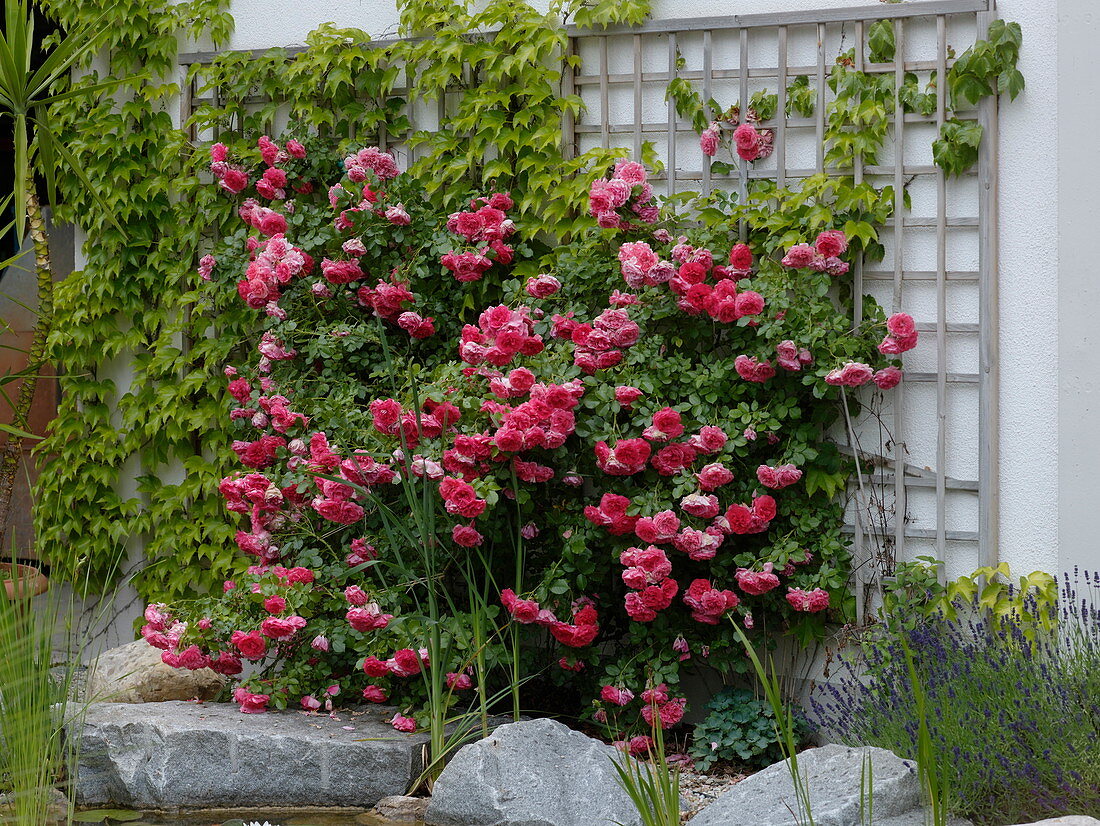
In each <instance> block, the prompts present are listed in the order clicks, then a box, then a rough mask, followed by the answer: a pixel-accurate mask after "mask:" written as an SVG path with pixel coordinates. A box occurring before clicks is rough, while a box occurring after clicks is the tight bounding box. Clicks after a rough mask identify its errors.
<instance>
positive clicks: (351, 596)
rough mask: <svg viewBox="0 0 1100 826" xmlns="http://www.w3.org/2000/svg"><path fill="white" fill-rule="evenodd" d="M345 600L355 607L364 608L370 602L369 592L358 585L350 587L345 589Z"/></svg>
mask: <svg viewBox="0 0 1100 826" xmlns="http://www.w3.org/2000/svg"><path fill="white" fill-rule="evenodd" d="M344 598H345V599H346V600H347V601H348V602H349V603H351V604H352V605H355V606H363V605H366V604H367V603H368V602H370V597H369V596H368V595H367V592H366V591H364V590H363V589H362V588H360V587H359V586H358V585H349V586H348V587H347V588H345V589H344Z"/></svg>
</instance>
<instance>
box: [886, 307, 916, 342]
mask: <svg viewBox="0 0 1100 826" xmlns="http://www.w3.org/2000/svg"><path fill="white" fill-rule="evenodd" d="M886 329H887V330H889V331H890V334H891V335H893V336H897V337H898V338H907V337H909V336H912V335H916V332H917V325H916V322H914V321H913V316H911V315H909V313H894V314H893V315H892V316H890V317H889V318H888V319H886Z"/></svg>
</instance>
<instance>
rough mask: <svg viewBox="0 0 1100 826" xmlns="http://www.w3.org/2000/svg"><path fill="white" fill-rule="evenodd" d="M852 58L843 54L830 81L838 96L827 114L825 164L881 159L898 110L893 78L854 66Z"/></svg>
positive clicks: (850, 164) (848, 166)
mask: <svg viewBox="0 0 1100 826" xmlns="http://www.w3.org/2000/svg"><path fill="white" fill-rule="evenodd" d="M848 60H850V56H842V58H841V59H840V60H838V63H837V65H836V66H834V67H833V71H832V72H831V73H830V74H829V78H828V80H827V81H826V82H827V83H828V84H829V88H830V89H831V90H832V91H833V95H834V99H833V100H832V101H831V102H830V104H829V111H828V114H827V116H826V120H827V132H826V137H825V163H826V165H828V166H835V167H838V168H840V169H851V168H852V167H853V166H854V165H855V162H856V159H857V158H859V159H860V160H861V161H862V162H863V163H865V164H874V163H877V162H878V153H879V150H880V149H881V148H882V143H883V141H884V140H885V139H886V134H887V130H888V129H889V122H888V120H887V116H888V115H889V114H892V113H893V109H894V79H893V77H891V76H890V75H882V74H868V73H867V72H861V71H859V70H858V69H853V68H851V66H849V65H847V61H848Z"/></svg>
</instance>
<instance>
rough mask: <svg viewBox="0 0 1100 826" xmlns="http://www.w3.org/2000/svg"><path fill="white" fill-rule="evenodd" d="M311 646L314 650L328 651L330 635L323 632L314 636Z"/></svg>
mask: <svg viewBox="0 0 1100 826" xmlns="http://www.w3.org/2000/svg"><path fill="white" fill-rule="evenodd" d="M309 647H310V648H312V649H313V650H314V651H322V652H323V651H328V650H329V642H328V637H326V636H324V635H323V634H318V635H317V636H316V637H314V638H313V641H312V642H311V643H310V644H309Z"/></svg>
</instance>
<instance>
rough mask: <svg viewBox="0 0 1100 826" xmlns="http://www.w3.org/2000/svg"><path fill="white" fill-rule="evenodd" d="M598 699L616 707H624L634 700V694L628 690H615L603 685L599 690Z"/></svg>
mask: <svg viewBox="0 0 1100 826" xmlns="http://www.w3.org/2000/svg"><path fill="white" fill-rule="evenodd" d="M600 699H601V700H603V701H604V702H607V703H613V704H614V705H617V706H625V705H626V704H627V703H629V702H630V701H631V700H633V699H634V692H633V691H631V690H630V689H629V688H616V687H615V686H610V685H605V686H604V687H603V688H601V689H600Z"/></svg>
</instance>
